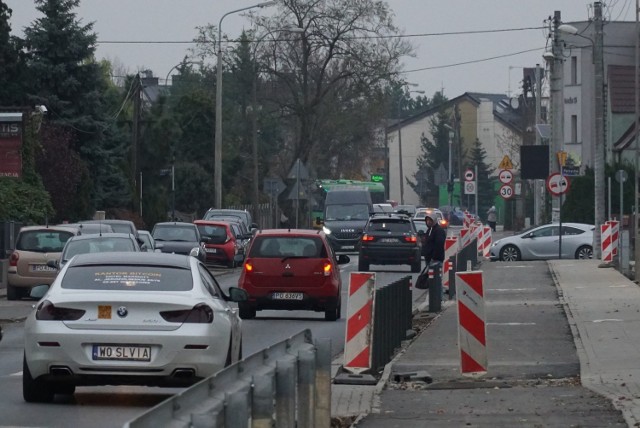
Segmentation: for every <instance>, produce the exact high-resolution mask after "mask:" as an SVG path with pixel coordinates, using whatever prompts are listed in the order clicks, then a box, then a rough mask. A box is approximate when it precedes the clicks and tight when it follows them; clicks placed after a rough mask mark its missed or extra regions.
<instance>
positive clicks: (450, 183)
mask: <svg viewBox="0 0 640 428" xmlns="http://www.w3.org/2000/svg"><path fill="white" fill-rule="evenodd" d="M444 127H445V128H447V129H448V130H449V181H447V193H448V194H449V207H452V206H453V171H452V168H453V155H452V151H453V139H454V137H455V131H454V130H453V128H452V127H451V126H450V125H449V124H447V123H445V124H444Z"/></svg>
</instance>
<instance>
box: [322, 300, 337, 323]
mask: <svg viewBox="0 0 640 428" xmlns="http://www.w3.org/2000/svg"><path fill="white" fill-rule="evenodd" d="M339 318H340V303H338V305H337V306H336V307H335V308H334V309H332V310H330V311H324V319H325V321H337V320H338V319H339Z"/></svg>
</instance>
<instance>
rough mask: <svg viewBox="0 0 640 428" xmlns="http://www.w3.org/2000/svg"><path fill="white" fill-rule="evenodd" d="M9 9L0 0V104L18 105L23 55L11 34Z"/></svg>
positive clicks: (21, 95) (21, 100)
mask: <svg viewBox="0 0 640 428" xmlns="http://www.w3.org/2000/svg"><path fill="white" fill-rule="evenodd" d="M11 13H12V11H11V9H9V7H8V6H7V5H6V4H5V3H4V2H3V1H2V0H0V105H1V106H18V105H21V104H23V97H24V89H23V88H24V86H23V85H24V82H25V80H24V76H25V74H24V73H25V70H24V56H23V55H22V54H21V53H20V43H21V41H20V40H19V39H18V38H16V37H14V36H12V35H11V25H10V23H9V20H10V19H11Z"/></svg>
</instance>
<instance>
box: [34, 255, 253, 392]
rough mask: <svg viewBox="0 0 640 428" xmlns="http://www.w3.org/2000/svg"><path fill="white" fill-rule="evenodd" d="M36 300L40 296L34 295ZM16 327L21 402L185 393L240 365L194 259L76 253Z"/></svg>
mask: <svg viewBox="0 0 640 428" xmlns="http://www.w3.org/2000/svg"><path fill="white" fill-rule="evenodd" d="M39 294H40V295H39ZM32 297H40V298H41V300H40V301H39V302H38V304H37V305H36V307H35V310H34V311H33V312H32V313H31V314H30V315H29V316H28V318H27V320H26V322H25V332H24V336H25V340H24V363H23V375H22V387H23V397H24V400H25V401H28V402H50V401H52V400H53V398H54V395H55V394H73V393H74V392H75V388H76V386H88V385H122V384H124V385H148V386H187V385H191V384H193V383H195V382H197V381H198V380H200V379H203V378H205V377H208V376H210V375H212V374H214V373H215V372H217V371H219V370H220V369H222V368H224V367H225V366H227V365H229V364H231V363H234V362H236V361H238V360H239V359H240V358H242V337H241V321H240V318H239V316H238V315H237V313H236V311H235V310H234V309H232V308H231V307H230V306H229V303H228V302H229V301H235V302H239V301H244V300H246V299H247V293H246V292H245V291H244V290H241V289H239V288H235V287H231V288H230V289H229V295H227V294H225V293H224V292H223V291H222V290H221V288H220V286H219V284H218V283H217V282H216V280H215V278H214V277H213V276H212V275H211V274H210V273H209V272H208V271H207V269H206V268H205V267H204V265H202V263H200V262H199V261H198V260H197V259H195V258H193V257H189V256H183V255H175V254H158V253H147V252H135V253H131V252H128V253H124V252H121V253H118V252H114V253H98V254H80V255H78V256H76V257H74V258H73V259H71V260H70V261H69V262H68V263H67V264H66V265H65V266H64V267H63V268H62V270H61V271H60V273H59V274H58V276H57V278H56V279H55V281H54V282H53V284H51V286H50V287H49V286H46V285H42V286H38V287H35V288H34V289H33V290H32Z"/></svg>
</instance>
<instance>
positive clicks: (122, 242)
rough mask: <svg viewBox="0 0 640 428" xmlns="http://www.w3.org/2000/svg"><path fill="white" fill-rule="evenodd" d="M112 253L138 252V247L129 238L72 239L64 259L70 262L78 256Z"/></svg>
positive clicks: (65, 251)
mask: <svg viewBox="0 0 640 428" xmlns="http://www.w3.org/2000/svg"><path fill="white" fill-rule="evenodd" d="M110 251H136V247H135V246H134V244H133V241H132V240H131V239H129V238H106V237H100V238H96V239H77V240H74V239H72V240H71V241H69V244H68V245H67V247H66V248H65V250H64V259H65V260H69V259H70V258H71V257H73V256H75V255H78V254H87V253H106V252H110Z"/></svg>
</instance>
